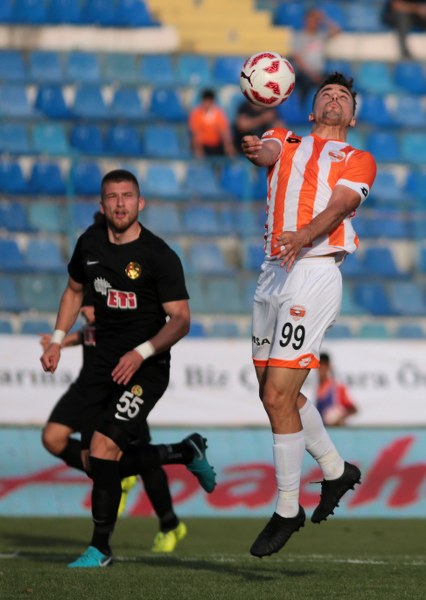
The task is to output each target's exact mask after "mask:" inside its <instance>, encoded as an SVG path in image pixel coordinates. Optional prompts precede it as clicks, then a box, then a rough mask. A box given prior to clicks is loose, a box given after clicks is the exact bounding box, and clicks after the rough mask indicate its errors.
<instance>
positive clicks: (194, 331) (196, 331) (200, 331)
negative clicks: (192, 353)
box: [188, 319, 207, 338]
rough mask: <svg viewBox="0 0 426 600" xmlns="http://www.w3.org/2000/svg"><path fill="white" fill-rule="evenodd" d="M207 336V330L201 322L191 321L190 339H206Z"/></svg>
mask: <svg viewBox="0 0 426 600" xmlns="http://www.w3.org/2000/svg"><path fill="white" fill-rule="evenodd" d="M206 336H207V333H206V329H205V327H204V325H203V323H201V321H194V319H191V326H190V328H189V333H188V337H191V338H204V337H206Z"/></svg>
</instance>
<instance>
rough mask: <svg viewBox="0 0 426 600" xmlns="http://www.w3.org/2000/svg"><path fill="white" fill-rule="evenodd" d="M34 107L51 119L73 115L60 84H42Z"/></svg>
mask: <svg viewBox="0 0 426 600" xmlns="http://www.w3.org/2000/svg"><path fill="white" fill-rule="evenodd" d="M34 108H35V109H37V110H38V111H40V112H41V113H43V115H44V116H46V117H48V118H50V119H68V118H70V117H71V112H70V110H69V108H68V106H67V103H66V101H65V97H64V93H63V90H62V87H61V86H60V85H41V86H40V87H39V88H38V90H37V94H36V98H35V102H34Z"/></svg>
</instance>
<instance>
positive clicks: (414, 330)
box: [395, 323, 425, 340]
mask: <svg viewBox="0 0 426 600" xmlns="http://www.w3.org/2000/svg"><path fill="white" fill-rule="evenodd" d="M395 337H396V338H398V339H407V340H424V339H425V331H424V329H423V327H422V326H421V325H417V324H415V323H401V324H399V325H397V327H396V330H395Z"/></svg>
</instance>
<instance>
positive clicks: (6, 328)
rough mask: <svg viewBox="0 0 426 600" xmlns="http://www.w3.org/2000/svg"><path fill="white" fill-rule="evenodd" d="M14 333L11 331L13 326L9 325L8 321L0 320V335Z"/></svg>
mask: <svg viewBox="0 0 426 600" xmlns="http://www.w3.org/2000/svg"><path fill="white" fill-rule="evenodd" d="M12 333H14V331H13V325H12V323H11V321H9V319H0V334H2V335H4V334H9V335H10V334H12Z"/></svg>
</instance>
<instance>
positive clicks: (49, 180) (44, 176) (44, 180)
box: [28, 162, 66, 196]
mask: <svg viewBox="0 0 426 600" xmlns="http://www.w3.org/2000/svg"><path fill="white" fill-rule="evenodd" d="M28 188H29V190H30V192H31V193H32V194H36V195H37V194H45V195H47V196H63V195H64V194H65V192H66V186H65V180H64V177H63V175H62V171H61V167H60V166H59V164H57V163H55V162H35V163H34V164H33V166H32V168H31V174H30V177H29V180H28Z"/></svg>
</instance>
